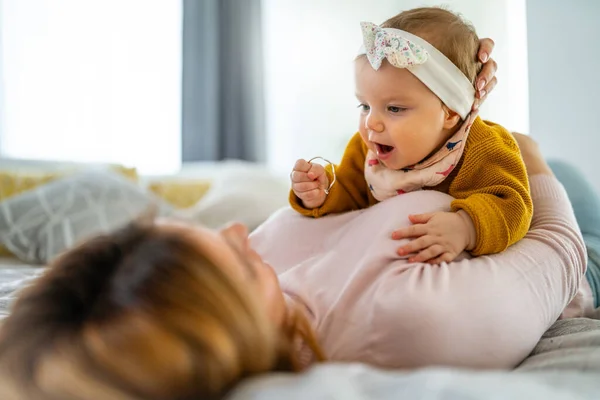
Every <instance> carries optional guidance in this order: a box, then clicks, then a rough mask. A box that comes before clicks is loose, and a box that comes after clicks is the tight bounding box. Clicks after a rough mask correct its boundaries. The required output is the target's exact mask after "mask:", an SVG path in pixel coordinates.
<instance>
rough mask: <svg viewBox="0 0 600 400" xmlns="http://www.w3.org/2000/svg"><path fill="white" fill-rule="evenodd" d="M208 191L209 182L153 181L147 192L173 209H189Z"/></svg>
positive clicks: (186, 180)
mask: <svg viewBox="0 0 600 400" xmlns="http://www.w3.org/2000/svg"><path fill="white" fill-rule="evenodd" d="M208 189H210V181H209V180H205V179H194V180H192V179H185V180H171V179H165V180H161V181H153V182H150V184H148V190H150V191H151V192H152V193H154V194H156V195H157V196H158V197H160V198H161V199H163V200H165V201H166V202H167V203H169V204H170V205H172V206H173V207H175V208H179V209H181V208H189V207H192V206H193V205H195V204H196V203H198V201H200V199H202V197H203V196H204V195H205V194H206V192H207V191H208Z"/></svg>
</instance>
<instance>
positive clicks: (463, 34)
mask: <svg viewBox="0 0 600 400" xmlns="http://www.w3.org/2000/svg"><path fill="white" fill-rule="evenodd" d="M361 27H362V33H363V47H362V48H361V50H360V53H359V56H358V57H357V59H356V61H355V69H356V97H357V98H358V101H359V103H360V105H359V109H360V124H359V131H358V133H356V134H355V135H354V136H353V137H352V139H351V140H350V142H349V143H348V145H347V147H346V150H345V152H344V155H343V158H342V161H341V163H340V164H339V165H335V166H333V165H328V166H327V167H326V168H323V167H322V166H321V165H319V164H315V163H310V162H307V161H305V160H298V161H297V162H296V165H295V167H294V170H293V171H292V174H291V179H292V191H291V193H290V203H291V205H292V207H293V208H294V209H295V210H297V211H298V212H300V213H301V214H303V215H306V216H311V217H315V218H318V217H321V216H324V215H327V214H332V213H340V212H345V211H351V210H358V209H363V208H367V207H370V206H372V205H374V204H376V203H377V202H379V201H383V200H385V199H387V198H390V197H392V196H397V195H402V194H404V193H407V192H411V191H415V190H419V189H428V190H437V191H441V192H444V193H448V194H449V195H451V196H452V197H454V198H455V200H454V201H452V204H451V212H435V213H431V214H424V215H412V216H410V221H411V222H412V223H413V225H411V226H410V227H408V228H405V229H400V230H397V231H395V232H393V233H392V238H393V239H404V238H414V240H412V241H411V242H409V243H408V244H407V245H405V246H403V247H400V248H399V249H398V253H399V254H400V255H401V256H409V261H410V262H430V263H439V262H449V261H452V260H453V259H454V258H455V257H456V256H458V255H459V254H460V253H461V252H462V251H464V250H467V251H469V252H471V254H473V255H482V254H492V253H498V252H501V251H503V250H505V249H506V248H507V247H508V246H510V245H512V244H514V243H515V242H517V241H519V240H520V239H522V238H523V236H525V234H526V233H527V231H528V229H529V224H530V222H531V217H532V213H533V205H532V202H531V197H530V193H529V182H528V179H527V174H526V171H525V165H524V164H523V161H522V159H521V155H520V152H519V148H518V146H517V143H516V142H515V140H514V139H513V137H512V135H511V134H510V133H509V132H508V131H507V130H506V129H504V128H503V127H501V126H499V125H496V124H494V123H490V122H486V121H483V120H481V119H480V118H479V117H477V116H476V113H475V112H473V111H472V105H473V102H474V100H475V87H474V82H475V78H476V76H477V73H478V71H479V70H480V68H481V64H479V63H478V62H477V59H476V53H477V48H478V46H479V38H478V37H477V34H476V33H475V30H474V29H473V28H472V26H471V25H470V24H468V23H467V22H465V21H464V20H462V18H461V17H459V16H457V15H455V14H454V13H452V12H450V11H447V10H444V9H441V8H418V9H414V10H410V11H405V12H402V13H400V14H399V15H397V16H395V17H393V18H391V19H389V20H387V21H386V22H384V23H383V25H381V26H377V25H374V24H371V23H362V24H361Z"/></svg>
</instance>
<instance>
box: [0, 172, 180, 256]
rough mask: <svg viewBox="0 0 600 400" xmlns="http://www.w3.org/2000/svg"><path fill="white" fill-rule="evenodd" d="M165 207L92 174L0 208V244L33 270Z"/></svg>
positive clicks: (124, 183)
mask: <svg viewBox="0 0 600 400" xmlns="http://www.w3.org/2000/svg"><path fill="white" fill-rule="evenodd" d="M153 205H158V210H159V215H166V214H168V213H169V212H170V209H169V207H168V206H166V205H165V204H164V203H163V202H161V201H160V200H158V199H157V198H156V197H153V196H152V195H150V194H149V193H147V192H145V191H144V190H143V189H142V188H140V187H138V186H137V185H135V184H134V183H133V182H131V181H129V180H127V179H125V178H124V177H122V176H121V175H118V174H116V173H113V172H109V171H89V172H84V173H81V174H77V175H72V176H68V177H65V178H63V179H60V180H57V181H54V182H51V183H48V184H46V185H43V186H41V187H39V188H37V189H34V190H31V191H28V192H25V193H23V194H21V195H18V196H14V197H11V198H8V199H6V200H5V201H3V202H0V242H1V243H2V244H4V245H5V246H6V247H7V248H8V249H9V250H10V251H11V252H12V253H13V254H14V255H16V256H17V257H19V258H20V259H21V260H23V261H25V262H28V263H31V264H46V263H48V262H50V261H51V260H52V259H53V258H54V257H56V256H57V255H59V254H60V253H62V252H63V251H65V250H67V249H69V248H70V247H72V246H73V245H74V244H77V243H78V242H80V241H81V240H83V239H85V238H88V237H90V236H94V235H97V234H100V233H105V232H109V231H112V230H114V229H116V228H119V227H121V226H124V225H125V224H127V223H129V222H131V221H132V220H134V219H135V218H136V217H138V216H140V215H141V214H142V213H144V212H146V211H148V210H149V209H151V207H152V206H153Z"/></svg>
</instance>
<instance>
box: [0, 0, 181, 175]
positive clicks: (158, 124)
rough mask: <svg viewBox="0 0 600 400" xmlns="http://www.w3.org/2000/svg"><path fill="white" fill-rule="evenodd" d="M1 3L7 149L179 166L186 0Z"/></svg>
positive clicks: (147, 167) (36, 155)
mask: <svg viewBox="0 0 600 400" xmlns="http://www.w3.org/2000/svg"><path fill="white" fill-rule="evenodd" d="M0 7H1V10H2V11H1V13H0V27H1V29H0V36H1V39H2V40H1V43H0V71H1V72H2V73H3V79H2V80H1V81H0V82H3V83H4V84H3V85H2V86H0V89H1V90H0V92H1V96H0V101H1V99H3V104H4V107H3V110H2V115H3V116H4V118H2V128H3V130H2V131H1V136H0V153H1V155H2V156H5V157H18V158H32V159H54V160H72V161H85V162H90V161H94V162H116V163H124V164H127V165H131V166H136V167H138V168H139V169H140V170H141V171H143V172H147V173H163V172H169V171H172V170H175V169H177V168H178V167H179V165H180V162H181V161H180V160H181V133H180V132H181V30H182V15H181V13H182V5H181V1H178V0H102V1H100V0H0ZM0 104H2V103H0Z"/></svg>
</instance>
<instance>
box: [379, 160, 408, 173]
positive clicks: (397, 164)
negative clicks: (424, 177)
mask: <svg viewBox="0 0 600 400" xmlns="http://www.w3.org/2000/svg"><path fill="white" fill-rule="evenodd" d="M379 162H381V163H382V164H383V166H384V167H386V168H387V169H393V170H396V171H400V170H402V169H410V166H411V164H407V163H406V162H403V161H401V160H394V159H388V160H379Z"/></svg>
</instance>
